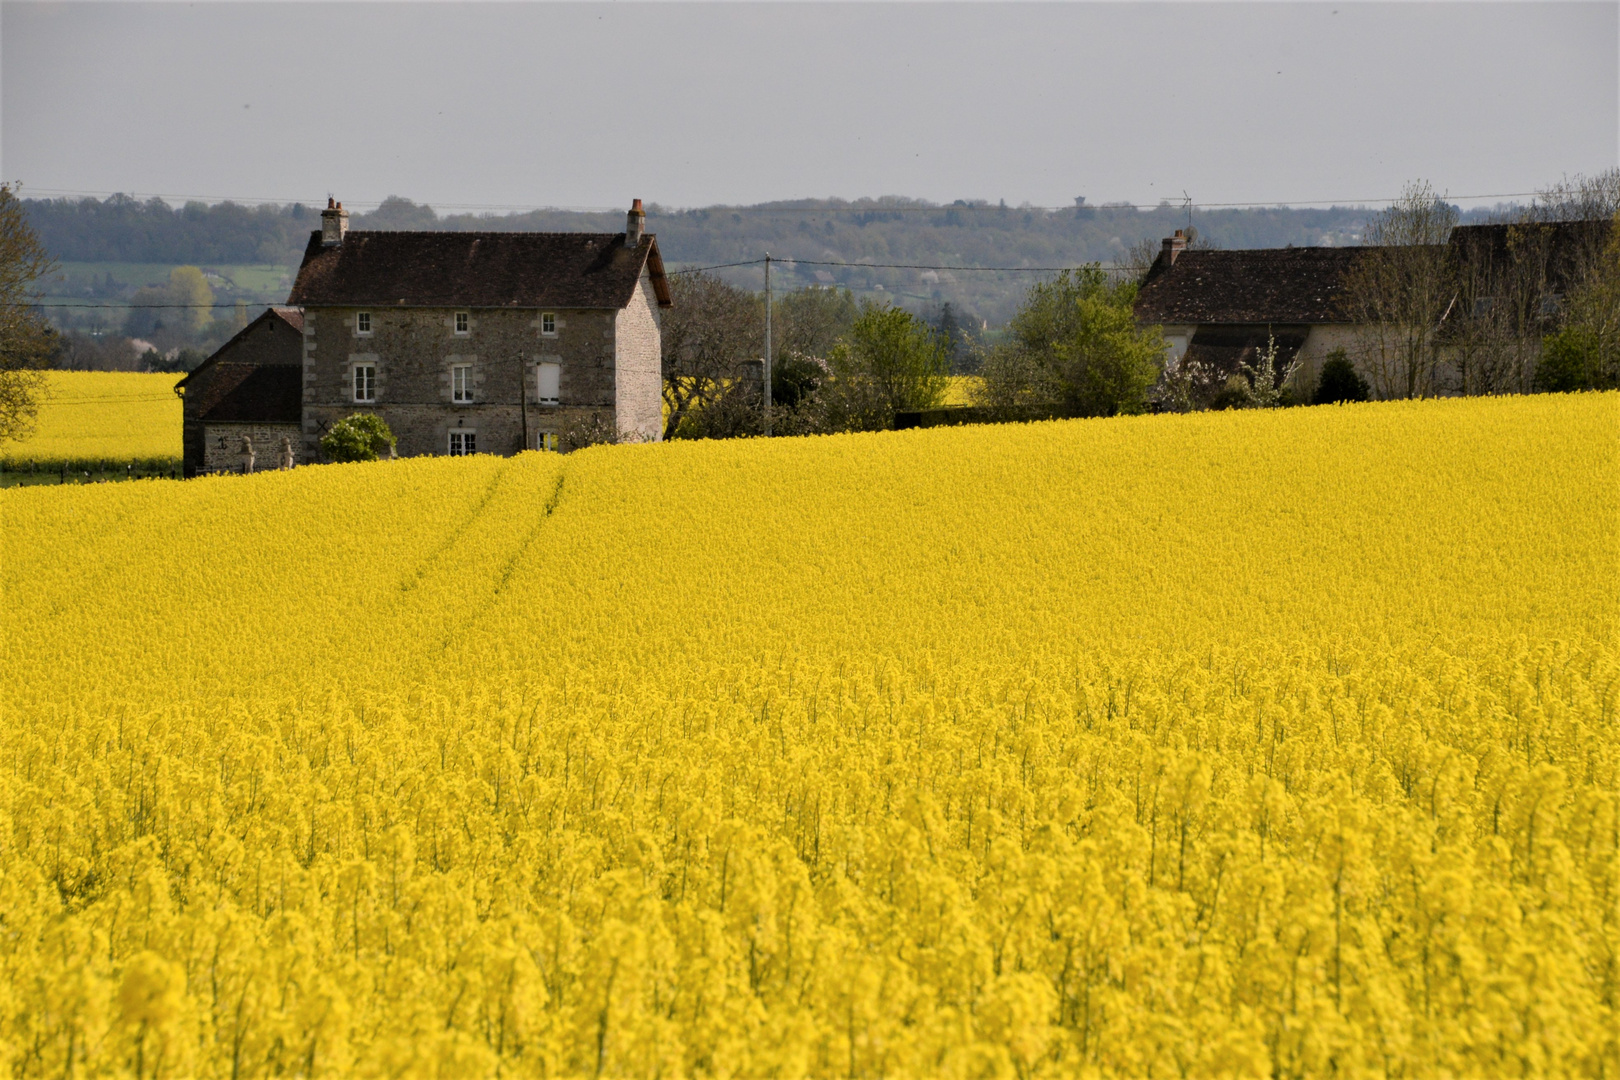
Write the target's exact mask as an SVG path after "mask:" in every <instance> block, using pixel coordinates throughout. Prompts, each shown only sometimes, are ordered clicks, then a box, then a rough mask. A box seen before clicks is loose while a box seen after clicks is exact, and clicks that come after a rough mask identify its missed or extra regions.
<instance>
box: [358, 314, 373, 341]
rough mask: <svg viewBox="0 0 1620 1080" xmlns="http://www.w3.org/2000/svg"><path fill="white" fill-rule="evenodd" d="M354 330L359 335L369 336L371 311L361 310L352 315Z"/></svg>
mask: <svg viewBox="0 0 1620 1080" xmlns="http://www.w3.org/2000/svg"><path fill="white" fill-rule="evenodd" d="M354 332H355V333H357V334H359V335H360V336H361V337H370V336H371V312H369V311H362V312H360V313H359V314H358V315H356V316H355V317H354Z"/></svg>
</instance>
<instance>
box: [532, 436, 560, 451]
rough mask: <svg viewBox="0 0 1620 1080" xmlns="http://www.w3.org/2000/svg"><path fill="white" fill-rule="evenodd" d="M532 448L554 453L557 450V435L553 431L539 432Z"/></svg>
mask: <svg viewBox="0 0 1620 1080" xmlns="http://www.w3.org/2000/svg"><path fill="white" fill-rule="evenodd" d="M534 448H535V449H536V450H548V451H551V452H553V453H555V452H556V449H557V433H556V432H555V431H542V432H540V434H539V435H538V436H537V437H536V438H535V440H534Z"/></svg>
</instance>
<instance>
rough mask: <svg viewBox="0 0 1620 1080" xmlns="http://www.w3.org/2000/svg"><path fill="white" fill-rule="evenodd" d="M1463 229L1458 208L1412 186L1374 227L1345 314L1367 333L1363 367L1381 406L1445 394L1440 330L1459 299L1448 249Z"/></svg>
mask: <svg viewBox="0 0 1620 1080" xmlns="http://www.w3.org/2000/svg"><path fill="white" fill-rule="evenodd" d="M1456 223H1457V211H1456V208H1454V207H1452V206H1451V205H1449V204H1448V203H1446V202H1445V201H1444V200H1443V199H1441V198H1440V197H1439V196H1438V195H1436V194H1435V192H1434V189H1433V188H1432V187H1430V186H1429V185H1428V183H1427V182H1423V181H1419V182H1417V183H1412V184H1408V185H1407V186H1406V190H1405V191H1404V192H1403V193H1402V195H1401V197H1400V199H1399V200H1398V201H1397V202H1396V203H1395V205H1393V206H1391V207H1390V208H1389V209H1388V210H1385V211H1384V212H1383V213H1381V214H1379V215H1378V216H1377V217H1375V218H1373V220H1372V221H1371V222H1370V223H1369V224H1368V228H1367V232H1366V237H1367V242H1368V244H1369V245H1370V246H1369V249H1368V250H1367V251H1365V252H1364V253H1363V254H1362V255H1361V256H1360V257H1359V258H1358V259H1357V260H1356V261H1355V264H1354V265H1353V266H1352V267H1351V269H1350V271H1349V272H1348V274H1347V275H1346V278H1345V285H1344V298H1345V299H1344V303H1345V307H1346V309H1347V311H1348V313H1349V314H1350V316H1351V320H1352V321H1353V322H1354V323H1356V324H1357V325H1358V326H1359V327H1360V328H1361V329H1360V333H1359V335H1358V336H1359V338H1360V340H1359V341H1358V343H1357V345H1358V349H1357V352H1358V354H1359V356H1358V359H1359V360H1360V361H1361V366H1362V367H1363V368H1364V369H1365V370H1366V372H1367V374H1368V375H1369V376H1370V380H1371V382H1372V385H1373V389H1374V390H1375V392H1376V393H1377V395H1378V396H1379V397H1381V398H1411V397H1423V396H1426V395H1429V394H1432V393H1434V392H1435V391H1436V389H1437V383H1438V375H1439V370H1438V369H1439V366H1440V344H1441V341H1440V327H1441V323H1442V321H1443V320H1444V319H1446V318H1447V316H1448V314H1449V313H1450V312H1451V310H1452V307H1453V304H1454V303H1455V302H1456V299H1457V290H1456V285H1455V272H1454V266H1453V262H1452V258H1451V253H1450V251H1449V249H1448V247H1447V244H1446V241H1447V239H1448V238H1449V237H1450V234H1451V229H1452V227H1453V226H1454V225H1456Z"/></svg>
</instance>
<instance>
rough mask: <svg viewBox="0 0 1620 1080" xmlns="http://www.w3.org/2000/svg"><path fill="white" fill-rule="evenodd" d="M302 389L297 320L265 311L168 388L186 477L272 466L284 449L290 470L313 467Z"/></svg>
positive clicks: (285, 311) (290, 311) (285, 312)
mask: <svg viewBox="0 0 1620 1080" xmlns="http://www.w3.org/2000/svg"><path fill="white" fill-rule="evenodd" d="M303 383H304V318H303V313H302V312H300V311H299V310H298V309H297V308H289V307H273V308H270V309H269V310H268V311H266V312H265V313H264V314H262V315H260V316H259V317H258V318H257V319H254V320H253V321H252V322H251V323H249V324H248V325H247V326H246V327H245V328H244V329H243V330H242V331H241V332H239V333H238V334H237V335H236V336H235V337H233V338H231V340H229V341H227V342H226V343H225V344H224V345H222V346H220V348H219V350H218V351H216V352H215V353H214V355H213V356H210V357H209V358H208V359H207V360H205V361H203V362H202V363H201V364H199V365H198V366H197V368H196V370H194V371H192V372H191V373H190V374H189V375H187V376H186V377H185V378H183V379H181V380H180V381H179V382H178V383H176V384H175V388H174V390H175V393H176V394H178V395H179V396H180V399H181V414H182V417H183V420H182V428H181V431H182V434H181V452H182V455H183V458H184V469H185V475H186V476H188V477H190V476H197V475H199V474H201V473H211V472H238V471H243V470H244V469H246V468H248V467H249V465H248V463H249V462H250V461H251V462H252V467H253V468H268V467H275V466H279V465H280V464H281V462H282V457H283V451H284V449H286V448H290V449H291V450H292V455H293V463H294V464H297V463H299V462H302V461H307V460H313V459H312V458H311V457H310V455H309V453H308V451H307V450H306V449H305V448H304V437H303V430H304V428H303V398H304V389H303ZM244 439H246V440H247V443H246V447H247V449H246V450H245V449H244V443H243V440H244Z"/></svg>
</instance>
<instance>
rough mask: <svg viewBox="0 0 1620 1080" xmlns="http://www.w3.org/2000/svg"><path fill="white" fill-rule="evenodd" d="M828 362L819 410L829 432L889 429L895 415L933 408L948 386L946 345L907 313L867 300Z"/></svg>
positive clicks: (948, 366) (913, 316)
mask: <svg viewBox="0 0 1620 1080" xmlns="http://www.w3.org/2000/svg"><path fill="white" fill-rule="evenodd" d="M828 362H829V367H830V369H831V370H830V376H829V378H828V379H827V383H826V386H825V388H824V391H823V393H824V402H823V406H824V408H825V409H826V416H827V426H828V427H829V428H830V429H832V430H843V431H876V430H882V429H884V428H889V427H893V426H894V414H895V413H897V412H902V411H906V410H911V409H932V408H936V407H938V405H939V403H940V402H942V401H944V400H945V391H946V389H947V388H948V387H949V386H950V371H951V355H950V346H949V345H948V344H947V343H946V342H945V341H944V340H942V339H941V338H940V336H939V335H938V334H936V333H935V332H934V330H933V328H932V327H930V326H929V325H928V324H927V323H925V322H923V321H922V320H921V319H919V318H917V317H916V316H915V315H913V314H911V312H909V311H906V310H904V309H902V308H897V307H888V306H886V305H881V304H873V303H871V302H870V301H868V302H864V303H862V305H861V309H860V314H859V315H858V316H856V318H855V322H854V324H853V325H852V326H851V327H850V331H849V340H848V341H847V342H842V343H840V344H838V345H836V346H834V348H833V349H832V352H831V355H830V356H829V357H828Z"/></svg>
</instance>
